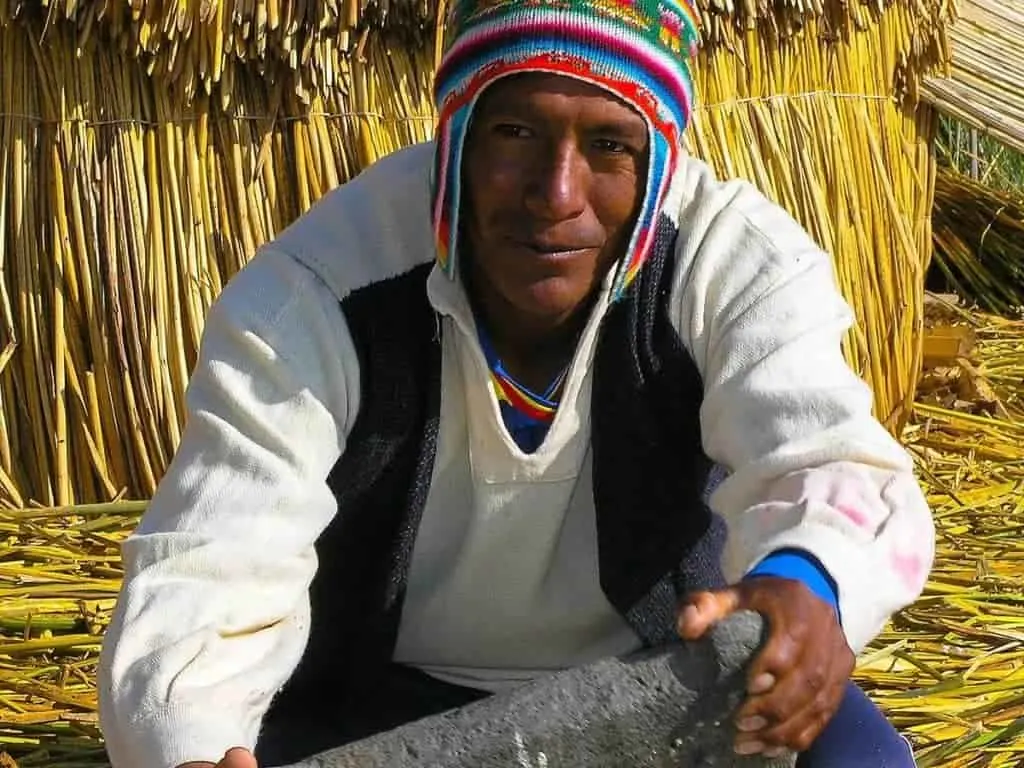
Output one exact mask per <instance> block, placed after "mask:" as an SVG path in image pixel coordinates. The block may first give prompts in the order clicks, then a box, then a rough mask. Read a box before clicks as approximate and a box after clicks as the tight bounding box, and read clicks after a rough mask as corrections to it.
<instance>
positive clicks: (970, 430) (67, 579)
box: [0, 311, 1024, 768]
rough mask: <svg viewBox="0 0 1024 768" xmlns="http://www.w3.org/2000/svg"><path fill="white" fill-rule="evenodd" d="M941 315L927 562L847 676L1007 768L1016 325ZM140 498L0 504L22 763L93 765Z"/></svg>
mask: <svg viewBox="0 0 1024 768" xmlns="http://www.w3.org/2000/svg"><path fill="white" fill-rule="evenodd" d="M943 322H944V323H947V324H953V323H957V324H960V323H966V324H967V325H968V326H969V327H970V328H971V330H972V335H973V337H974V338H975V339H976V346H975V347H974V349H973V351H971V352H968V353H967V357H965V358H963V359H962V360H958V359H956V357H955V356H954V357H952V358H951V359H950V360H949V361H946V362H945V363H943V364H941V365H936V366H933V367H930V368H929V369H928V371H927V375H926V377H925V379H924V380H923V382H922V388H921V394H920V396H919V397H918V399H917V402H916V404H915V410H914V418H913V421H912V423H911V424H910V425H909V426H908V427H907V429H906V431H905V433H904V436H905V439H906V442H907V444H908V445H909V446H910V449H911V451H912V452H913V453H914V455H915V457H916V460H917V466H918V469H919V476H920V478H921V480H922V483H923V486H924V488H925V490H926V491H927V494H928V498H929V501H930V502H931V504H932V505H933V508H934V510H935V519H936V524H937V527H938V531H939V536H938V557H937V560H936V564H935V567H934V569H933V572H932V574H931V578H930V580H929V583H928V586H927V588H926V590H925V593H924V596H923V597H922V598H921V599H920V600H919V601H918V602H917V603H915V604H914V605H913V606H911V607H910V608H908V609H907V610H905V611H903V612H902V613H900V614H899V615H897V617H896V618H895V619H894V621H893V622H891V624H890V626H889V627H887V629H886V630H885V632H884V633H883V634H882V636H881V637H880V638H879V639H878V640H877V641H876V642H875V643H874V644H873V645H872V647H871V648H870V649H869V650H868V652H867V653H865V654H864V655H863V656H862V657H861V659H860V664H859V666H858V670H857V673H856V677H857V679H858V681H859V682H860V683H861V684H863V685H864V686H865V687H866V688H867V689H868V690H869V691H870V692H871V694H872V696H873V697H874V698H875V699H876V700H877V701H878V702H879V703H880V704H881V705H882V707H883V708H884V709H885V711H886V712H887V713H888V714H889V716H890V717H891V718H892V719H893V721H894V722H895V723H896V724H897V725H898V726H899V727H900V728H901V730H903V731H904V732H905V733H906V734H907V735H908V736H909V737H910V738H911V740H912V742H913V743H914V746H915V750H916V752H917V755H918V760H919V764H920V765H921V768H931V767H932V766H947V767H948V768H967V767H968V766H983V765H984V766H994V767H995V766H1002V767H1004V768H1009V767H1010V766H1018V765H1020V764H1021V763H1022V761H1024V694H1022V693H1021V690H1022V688H1024V665H1022V663H1021V659H1022V658H1024V631H1022V629H1024V609H1022V607H1021V606H1022V604H1024V595H1022V593H1021V586H1020V574H1021V566H1022V563H1024V536H1021V535H1020V529H1021V526H1022V525H1024V523H1022V522H1021V520H1022V518H1021V514H1022V512H1024V493H1022V490H1024V323H1022V322H1012V321H1008V320H1005V319H1001V318H999V317H995V316H987V315H966V314H964V313H962V312H961V311H955V312H954V313H953V315H952V319H950V318H948V317H947V318H944V319H943ZM964 378H971V379H972V381H971V382H967V384H968V385H967V386H964V385H963V382H962V381H961V379H964ZM974 379H977V381H974ZM970 392H975V393H979V392H980V393H982V395H980V396H974V395H971V394H965V393H970ZM988 393H993V394H988ZM993 396H994V397H995V399H997V400H998V404H997V405H994V404H993V402H992V398H993ZM141 508H142V504H140V503H137V502H127V501H124V502H118V503H113V504H99V505H91V506H82V507H78V508H65V509H24V510H0V530H2V531H3V532H4V533H5V534H6V543H5V545H4V547H3V549H2V551H0V596H2V598H3V599H2V600H0V750H7V752H8V753H10V754H11V755H13V756H15V757H16V758H17V760H18V764H19V765H21V766H22V767H23V768H29V767H30V766H39V767H40V768H42V767H43V766H46V767H47V768H55V766H62V767H63V768H73V767H74V768H84V766H91V765H99V764H102V761H103V755H102V750H101V747H100V741H99V734H98V731H97V727H96V692H95V682H94V671H95V666H96V661H97V652H98V648H99V643H100V637H101V634H102V631H103V629H104V627H105V626H106V624H107V622H108V621H109V617H110V611H111V610H112V607H113V604H114V597H115V594H116V590H117V588H118V584H119V579H120V575H121V564H120V561H119V556H118V543H119V542H120V541H121V540H122V539H123V538H124V536H125V535H127V534H128V533H129V532H130V531H131V530H132V528H133V527H134V525H135V522H136V520H137V518H138V514H139V512H140V510H141ZM0 765H4V763H3V762H0Z"/></svg>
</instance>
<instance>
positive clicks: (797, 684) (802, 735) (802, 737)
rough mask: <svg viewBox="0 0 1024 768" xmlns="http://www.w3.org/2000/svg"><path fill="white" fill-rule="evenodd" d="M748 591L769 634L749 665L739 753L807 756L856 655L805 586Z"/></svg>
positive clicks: (748, 601) (747, 601) (747, 599)
mask: <svg viewBox="0 0 1024 768" xmlns="http://www.w3.org/2000/svg"><path fill="white" fill-rule="evenodd" d="M745 591H746V593H747V594H745V596H744V599H743V601H742V602H743V605H744V607H747V608H751V609H753V610H757V611H759V612H760V613H761V614H762V615H764V616H765V618H766V620H767V621H768V623H769V626H770V627H771V631H770V634H769V638H768V642H767V643H766V644H765V646H764V648H763V649H762V650H761V652H760V653H758V654H757V655H756V656H755V657H754V659H753V660H752V661H751V664H750V668H749V671H748V678H747V680H748V694H749V695H748V697H747V700H746V701H745V702H744V704H743V705H742V706H741V707H740V708H739V710H738V711H737V715H736V726H737V737H736V751H737V752H738V753H740V754H757V753H763V754H766V755H769V756H770V755H773V754H778V753H780V752H782V751H784V750H786V749H790V750H793V751H797V752H800V751H805V750H806V749H807V748H808V747H809V746H810V744H811V743H812V742H813V741H814V739H816V738H817V736H818V734H819V733H821V731H822V729H823V728H824V727H825V725H826V724H827V723H828V721H829V720H830V719H831V717H832V716H833V715H834V714H835V712H836V710H837V709H838V707H839V703H840V701H841V700H842V696H843V693H844V691H845V686H846V681H847V680H849V676H850V674H851V672H852V671H853V667H854V657H853V653H852V651H850V649H849V647H848V646H847V645H846V638H845V636H844V635H843V633H842V629H841V628H840V627H839V625H838V623H836V621H835V618H834V614H833V613H832V612H831V610H830V609H829V608H828V607H827V606H826V605H825V604H824V603H821V602H820V601H819V600H818V599H817V598H815V597H813V596H812V595H811V594H810V593H809V592H808V591H807V590H806V589H804V588H803V587H802V585H799V586H798V585H794V584H785V583H783V582H778V581H775V582H769V581H766V582H762V583H760V584H756V585H754V584H751V585H750V586H748V587H746V588H745Z"/></svg>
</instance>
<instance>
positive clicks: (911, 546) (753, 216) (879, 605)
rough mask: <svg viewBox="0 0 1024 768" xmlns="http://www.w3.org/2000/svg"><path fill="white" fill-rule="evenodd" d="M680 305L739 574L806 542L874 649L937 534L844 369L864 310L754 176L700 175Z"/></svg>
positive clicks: (855, 634) (680, 264)
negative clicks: (753, 182) (857, 313)
mask: <svg viewBox="0 0 1024 768" xmlns="http://www.w3.org/2000/svg"><path fill="white" fill-rule="evenodd" d="M687 183H688V184H689V188H688V189H687V191H686V194H685V195H684V199H685V202H684V203H683V205H682V206H681V218H680V231H681V234H680V238H679V246H678V249H679V252H678V254H677V274H676V276H675V279H676V282H675V285H674V286H673V292H672V302H673V305H672V306H673V308H674V311H675V312H676V313H677V316H676V320H677V330H678V331H679V332H680V336H681V338H682V339H683V341H684V343H685V344H686V345H687V347H688V348H689V349H690V351H691V353H692V355H693V357H694V360H695V361H696V364H697V366H698V368H699V369H700V372H701V374H702V376H703V379H704V388H705V399H704V403H703V406H702V411H701V422H702V426H703V440H704V448H705V451H706V452H707V454H708V456H709V457H710V458H712V460H714V461H716V462H718V463H720V464H722V465H723V466H724V467H725V468H726V469H727V470H728V472H729V477H728V478H727V479H726V480H725V481H724V482H723V483H722V484H721V485H720V486H719V487H718V488H717V490H716V491H715V492H714V494H713V495H712V497H711V506H712V508H713V509H714V510H715V511H716V512H718V513H719V514H721V515H722V516H723V518H724V519H725V521H726V523H727V526H728V530H729V536H728V540H727V544H726V550H725V554H724V557H723V570H724V571H725V574H726V577H727V578H728V579H729V580H731V581H737V580H739V579H741V578H743V577H744V576H745V575H747V574H748V573H749V572H750V571H751V570H752V569H753V568H754V567H755V566H757V565H758V564H759V563H761V561H763V560H765V558H768V557H769V556H771V555H772V554H773V553H777V552H780V551H800V552H804V553H807V555H809V556H810V557H811V558H812V559H813V560H814V561H815V562H816V563H817V564H818V565H819V566H820V567H821V569H822V570H823V574H824V575H825V576H827V578H828V580H829V581H831V583H832V585H834V588H835V592H836V595H837V597H838V609H839V613H840V615H841V616H842V621H843V628H844V631H845V632H846V635H847V640H848V642H849V644H850V647H851V648H852V649H853V650H854V651H855V652H860V651H861V650H863V648H864V647H865V646H866V645H867V644H868V643H869V642H870V641H871V640H872V639H874V637H875V636H876V635H877V634H878V633H879V632H880V631H881V629H882V627H883V626H884V624H885V622H886V621H887V620H888V619H889V618H890V616H891V615H892V614H893V613H895V612H896V611H897V610H899V609H901V608H902V607H904V606H906V605H908V604H910V603H911V602H913V601H914V600H915V599H916V598H917V597H918V596H919V595H920V593H921V591H922V590H923V588H924V583H925V580H926V578H927V575H928V572H929V571H930V569H931V565H932V562H933V557H934V547H935V529H934V523H933V520H932V516H931V511H930V509H929V507H928V504H927V502H926V499H925V497H924V494H923V493H922V491H921V489H920V486H919V485H918V483H917V480H916V478H915V476H914V473H913V462H912V460H911V458H910V456H909V454H908V453H907V452H906V451H905V450H904V449H903V447H902V446H901V445H900V444H899V442H898V441H897V440H895V439H894V438H893V437H892V436H891V435H890V434H889V433H888V432H887V431H886V430H885V429H884V427H883V426H882V425H881V424H880V423H879V422H878V421H877V420H876V418H875V417H874V416H873V413H872V397H871V392H870V389H869V388H868V387H867V386H866V384H865V383H864V382H863V381H862V380H861V379H860V378H859V377H858V376H857V375H856V374H855V372H854V371H853V370H852V369H851V368H850V367H849V366H848V365H847V363H846V361H845V359H844V357H843V353H842V347H841V343H842V339H843V336H844V334H845V333H846V331H847V330H848V329H849V328H850V327H851V323H852V321H853V314H852V312H851V310H850V308H849V307H848V305H847V303H846V302H845V300H844V299H843V297H842V295H841V293H840V291H839V290H838V287H837V285H836V281H835V275H834V271H833V266H832V261H831V259H830V257H829V256H828V255H827V254H826V253H824V252H823V251H822V250H821V249H820V248H819V247H818V246H817V245H816V244H815V243H814V241H813V240H812V238H811V237H810V235H809V234H808V233H807V232H806V231H805V230H804V229H803V228H802V227H800V225H799V224H798V223H797V222H796V221H795V220H793V219H792V218H791V217H790V216H789V215H788V214H787V213H786V212H785V211H784V210H783V209H782V208H781V207H779V206H777V205H775V204H774V203H771V202H770V201H769V200H767V199H766V198H764V197H763V196H762V195H761V194H760V193H759V192H757V191H756V190H755V189H754V188H753V187H752V186H750V185H749V184H746V183H738V182H731V183H728V184H721V183H718V182H715V181H714V180H713V179H711V178H710V175H709V173H707V172H706V171H691V173H690V177H689V179H688V181H687Z"/></svg>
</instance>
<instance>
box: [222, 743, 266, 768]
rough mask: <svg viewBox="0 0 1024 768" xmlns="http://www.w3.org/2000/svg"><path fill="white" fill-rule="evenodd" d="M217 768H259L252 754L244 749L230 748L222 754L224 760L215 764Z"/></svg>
mask: <svg viewBox="0 0 1024 768" xmlns="http://www.w3.org/2000/svg"><path fill="white" fill-rule="evenodd" d="M217 768H259V766H257V764H256V758H255V757H254V756H253V754H252V752H250V751H249V750H248V749H245V748H244V747H232V748H231V749H229V750H228V751H227V752H225V753H224V758H223V759H222V760H221V761H220V762H219V763H217Z"/></svg>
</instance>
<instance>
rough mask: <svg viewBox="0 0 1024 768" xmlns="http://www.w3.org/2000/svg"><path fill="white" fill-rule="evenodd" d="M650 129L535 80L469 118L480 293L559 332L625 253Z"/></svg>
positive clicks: (580, 93)
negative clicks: (560, 325)
mask: <svg viewBox="0 0 1024 768" xmlns="http://www.w3.org/2000/svg"><path fill="white" fill-rule="evenodd" d="M647 152H648V136H647V124H646V123H645V122H644V120H643V118H641V117H640V115H639V113H638V112H636V111H634V110H633V109H632V108H631V107H629V106H627V105H626V104H625V103H624V102H622V101H620V100H619V99H617V98H616V97H614V96H613V95H611V94H609V93H608V92H607V91H604V90H602V89H600V88H598V87H596V86H593V85H589V84H587V83H583V82H580V81H578V80H574V79H572V78H568V77H561V76H558V75H549V74H542V73H536V74H534V73H531V74H524V75H516V76H512V77H508V78H505V79H503V80H499V81H498V82H497V83H495V84H494V85H492V86H491V87H489V88H488V89H487V90H486V91H485V92H484V94H483V96H482V97H481V99H480V102H479V103H478V105H477V106H476V108H475V109H474V115H473V122H472V125H471V128H470V133H469V137H468V140H467V146H466V153H465V157H464V183H465V185H466V190H465V191H466V195H465V197H464V200H465V203H464V208H463V217H464V218H463V221H464V228H463V234H464V236H466V237H467V238H468V245H469V249H470V254H469V258H470V260H471V264H472V270H473V271H472V274H473V279H474V281H478V282H479V281H483V282H485V283H486V284H487V285H486V286H482V287H483V288H484V291H483V294H484V295H488V296H492V297H494V298H495V299H497V300H500V301H502V302H503V303H506V304H507V305H509V307H508V308H509V309H513V310H514V311H515V312H516V313H517V314H520V315H526V316H528V317H530V318H531V319H532V320H537V321H541V322H545V323H546V322H552V323H557V322H559V321H560V320H563V319H565V318H567V317H568V316H570V315H571V314H572V313H573V312H574V311H575V310H576V309H577V308H578V307H580V306H581V305H582V304H583V303H584V302H585V301H586V300H587V299H588V297H589V296H590V295H591V294H592V293H593V291H594V289H595V288H597V287H598V286H599V285H600V283H601V281H602V280H603V278H604V276H605V275H606V274H607V272H608V269H609V267H610V266H611V265H612V263H613V262H615V261H616V260H617V259H618V258H619V257H620V256H622V255H623V252H624V250H625V248H626V246H627V241H628V238H629V236H630V234H631V232H632V228H633V222H634V220H635V218H636V213H637V207H638V205H639V203H640V201H641V197H642V189H643V186H644V183H645V173H646V166H647Z"/></svg>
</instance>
